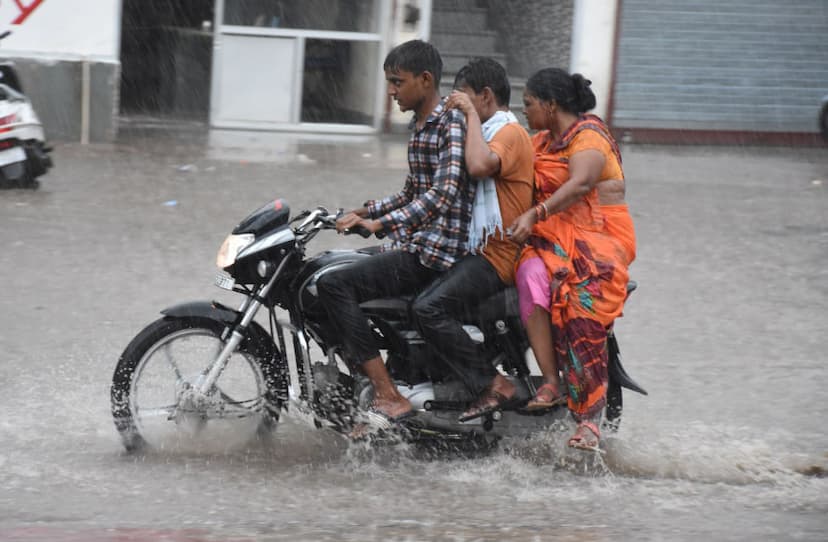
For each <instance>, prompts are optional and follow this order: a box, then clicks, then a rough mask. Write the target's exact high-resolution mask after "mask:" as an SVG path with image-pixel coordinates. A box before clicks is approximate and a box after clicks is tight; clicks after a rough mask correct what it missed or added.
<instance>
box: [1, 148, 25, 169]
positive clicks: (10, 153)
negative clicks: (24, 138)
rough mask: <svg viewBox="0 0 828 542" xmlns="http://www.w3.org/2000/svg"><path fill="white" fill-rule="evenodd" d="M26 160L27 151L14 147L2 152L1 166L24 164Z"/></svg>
mask: <svg viewBox="0 0 828 542" xmlns="http://www.w3.org/2000/svg"><path fill="white" fill-rule="evenodd" d="M25 159H26V151H24V150H23V147H12V148H11V149H6V150H4V151H0V166H7V165H9V164H14V163H15V162H22V161H23V160H25Z"/></svg>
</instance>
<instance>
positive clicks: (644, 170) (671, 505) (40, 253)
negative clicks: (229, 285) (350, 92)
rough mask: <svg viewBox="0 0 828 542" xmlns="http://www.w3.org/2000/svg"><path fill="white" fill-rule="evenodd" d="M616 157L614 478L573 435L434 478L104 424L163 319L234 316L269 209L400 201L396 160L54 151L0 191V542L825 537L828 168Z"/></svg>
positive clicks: (335, 440)
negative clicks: (618, 406) (194, 306)
mask: <svg viewBox="0 0 828 542" xmlns="http://www.w3.org/2000/svg"><path fill="white" fill-rule="evenodd" d="M622 152H623V155H624V166H625V171H626V174H627V178H628V201H629V202H630V205H631V208H632V210H633V216H634V219H635V221H636V228H637V232H638V237H639V251H638V259H637V260H636V262H635V263H634V264H633V268H632V276H633V278H634V279H636V280H637V281H638V282H639V289H638V290H637V291H636V293H635V294H634V295H633V296H632V298H631V300H630V302H629V303H628V306H627V309H626V311H625V312H626V314H625V316H624V318H622V319H621V320H620V321H619V322H618V324H617V331H618V335H619V338H620V343H621V348H622V352H623V354H624V359H625V366H626V368H627V369H628V371H629V372H630V373H631V374H632V375H633V376H634V377H635V378H636V379H637V380H638V381H639V382H640V383H641V384H643V385H644V386H645V387H646V388H647V389H648V390H649V391H650V395H649V396H648V397H641V396H633V395H627V396H626V404H625V406H626V411H625V419H624V423H623V426H622V429H621V431H620V433H619V434H618V435H617V436H616V437H614V438H613V439H611V440H610V441H608V442H607V454H606V456H605V458H604V459H603V460H595V461H589V462H585V461H584V460H583V458H581V457H579V456H577V455H576V456H573V455H572V452H569V451H567V450H566V449H565V438H566V433H561V434H550V435H541V436H539V437H538V438H537V439H534V440H532V441H529V442H519V443H512V444H510V445H509V446H508V447H504V449H502V450H500V451H498V452H496V453H494V454H492V455H491V456H489V457H482V458H477V459H472V460H468V459H459V458H449V459H439V460H435V459H431V460H426V459H423V458H420V457H416V456H413V455H412V454H410V453H408V452H407V451H406V450H404V449H397V450H385V451H377V450H368V449H365V448H363V447H359V446H349V445H348V444H347V443H345V442H343V440H342V439H341V438H339V437H337V436H335V435H331V434H329V433H326V432H324V431H317V430H314V429H313V428H312V427H309V426H308V425H307V424H305V423H304V422H303V421H302V420H296V419H288V420H287V421H286V422H285V423H284V424H282V425H281V426H280V427H279V429H278V431H277V433H276V436H275V438H276V445H275V446H273V447H269V448H250V449H244V450H238V451H225V450H222V449H220V448H218V449H217V450H211V451H209V452H204V451H201V452H199V451H192V450H190V451H181V452H168V453H157V454H149V455H145V456H139V457H135V456H128V455H125V454H124V453H123V452H122V449H121V445H120V442H119V440H118V436H117V433H116V431H115V429H114V426H113V424H112V421H111V417H110V413H109V384H110V379H111V376H112V370H113V368H114V366H115V363H116V361H117V359H118V356H119V354H120V352H121V351H122V350H123V349H124V347H125V346H126V344H127V343H128V342H129V340H130V339H131V338H132V337H133V336H134V335H135V334H136V333H137V332H138V331H139V330H140V329H141V328H142V327H143V326H144V325H146V324H147V323H149V322H150V321H152V320H154V319H155V318H157V317H158V311H159V310H160V309H162V308H164V307H166V306H169V305H172V304H174V303H177V302H181V301H188V300H197V299H220V300H223V301H226V302H231V303H235V301H234V300H233V298H232V296H230V294H226V293H224V292H221V291H219V290H218V289H216V288H214V287H213V286H212V280H213V276H214V274H215V271H214V267H213V266H214V258H215V253H216V250H217V249H218V246H219V244H220V243H221V241H222V240H223V238H224V237H225V235H227V233H228V232H229V231H230V230H231V229H232V228H233V227H234V226H235V225H236V223H237V222H238V221H239V220H240V219H241V218H243V217H244V216H246V215H247V213H249V212H250V211H252V210H254V209H256V208H258V207H259V206H260V205H262V204H263V203H265V202H267V201H269V200H271V199H273V198H275V197H283V198H286V199H287V200H288V201H289V202H290V204H291V206H292V208H293V209H304V208H310V207H315V206H317V205H325V206H327V207H329V208H336V207H340V206H341V207H351V206H356V205H358V204H359V203H361V202H362V201H363V200H365V199H367V198H369V197H374V196H380V195H385V194H389V193H391V192H393V191H396V190H397V189H399V187H401V186H402V182H403V179H404V175H405V171H406V162H405V159H406V153H405V140H404V138H402V137H400V136H388V137H385V136H383V137H363V138H352V137H337V138H325V139H321V140H320V139H318V138H314V137H310V136H297V135H295V134H265V133H245V132H215V133H212V134H207V133H204V132H202V131H200V130H199V129H198V127H190V128H181V127H179V128H176V129H175V130H171V129H164V128H156V129H141V128H140V127H131V128H130V129H128V130H127V131H126V133H124V134H123V135H122V138H121V140H120V141H119V142H118V143H117V144H114V145H91V146H88V147H83V146H80V145H73V144H66V145H58V146H57V147H56V149H55V153H54V158H55V163H56V167H55V169H54V170H53V171H52V172H51V173H50V174H49V175H47V176H45V177H43V178H42V187H41V189H40V190H38V191H36V192H31V191H22V190H7V191H2V192H0V248H2V250H0V269H2V271H0V277H2V280H3V293H2V294H1V295H0V299H2V303H0V307H2V311H0V352H2V354H3V356H2V361H0V540H3V541H5V540H23V541H35V540H37V541H63V542H66V541H76V540H77V541H80V540H92V541H114V540H117V541H149V540H152V541H160V540H164V541H186V542H191V541H192V542H194V541H208V540H210V541H212V540H233V541H237V540H238V541H251V540H452V541H472V540H552V539H555V540H591V541H602V540H626V539H632V538H636V539H640V540H697V539H699V538H702V537H706V538H709V539H713V540H757V539H761V540H824V537H825V532H826V530H828V477H826V469H828V431H826V430H825V423H824V420H825V419H826V417H828V402H826V400H825V399H826V391H825V390H826V386H828V371H826V369H825V364H826V361H827V360H826V356H827V355H828V354H826V352H828V334H826V330H828V325H826V315H828V152H826V149H825V148H801V149H790V148H776V147H701V146H688V147H672V146H640V145H627V146H625V147H623V148H622ZM364 243H365V242H364V241H362V240H360V239H351V238H349V239H343V238H342V237H339V236H335V235H330V236H327V237H323V236H320V237H319V238H318V239H317V241H315V246H316V247H317V248H318V249H320V250H321V249H325V248H332V247H343V246H359V245H361V244H364Z"/></svg>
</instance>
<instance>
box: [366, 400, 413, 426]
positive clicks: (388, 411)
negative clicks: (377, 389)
mask: <svg viewBox="0 0 828 542" xmlns="http://www.w3.org/2000/svg"><path fill="white" fill-rule="evenodd" d="M371 410H373V411H375V412H378V413H380V414H383V415H385V416H387V417H388V418H389V419H390V420H392V421H394V420H396V419H397V418H399V417H400V416H404V415H405V414H408V413H409V412H411V410H412V408H411V402H410V401H409V400H408V399H406V398H405V397H403V396H402V395H398V396H397V397H394V398H391V399H386V398H382V397H375V398H374V402H373V403H371Z"/></svg>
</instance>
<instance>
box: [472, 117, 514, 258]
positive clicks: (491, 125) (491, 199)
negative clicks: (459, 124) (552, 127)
mask: <svg viewBox="0 0 828 542" xmlns="http://www.w3.org/2000/svg"><path fill="white" fill-rule="evenodd" d="M517 121H518V120H517V117H515V115H514V114H513V113H512V112H511V111H497V112H496V113H495V114H494V115H492V116H491V117H489V119H488V120H487V121H486V122H484V123H483V126H481V128H482V130H483V139H484V141H486V143H488V142H489V141H491V140H492V138H493V137H494V136H495V134H496V133H497V132H498V131H499V130H500V129H501V128H503V127H504V126H506V125H507V124H509V123H511V122H517ZM498 228H500V238H501V239H502V238H503V217H502V216H500V202H499V201H498V199H497V189H496V188H495V181H494V179H493V178H491V177H486V178H485V179H478V181H477V190H476V191H475V194H474V204H473V206H472V219H471V226H470V227H469V250H471V252H477V251H479V250H481V249H482V248H483V247H485V246H486V243H488V242H489V236H490V235H492V234H493V233H494V232H495V230H496V229H498Z"/></svg>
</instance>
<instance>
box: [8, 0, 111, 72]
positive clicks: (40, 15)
mask: <svg viewBox="0 0 828 542" xmlns="http://www.w3.org/2000/svg"><path fill="white" fill-rule="evenodd" d="M19 3H20V6H18V2H13V1H11V0H7V1H5V2H0V32H5V31H7V30H11V35H10V36H8V37H7V38H5V39H4V40H3V41H2V43H0V54H2V56H15V57H24V58H25V57H41V58H44V57H45V58H52V59H60V60H72V59H79V58H83V59H88V60H96V61H117V60H118V58H119V55H120V39H121V36H120V34H121V0H20V2H19Z"/></svg>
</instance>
